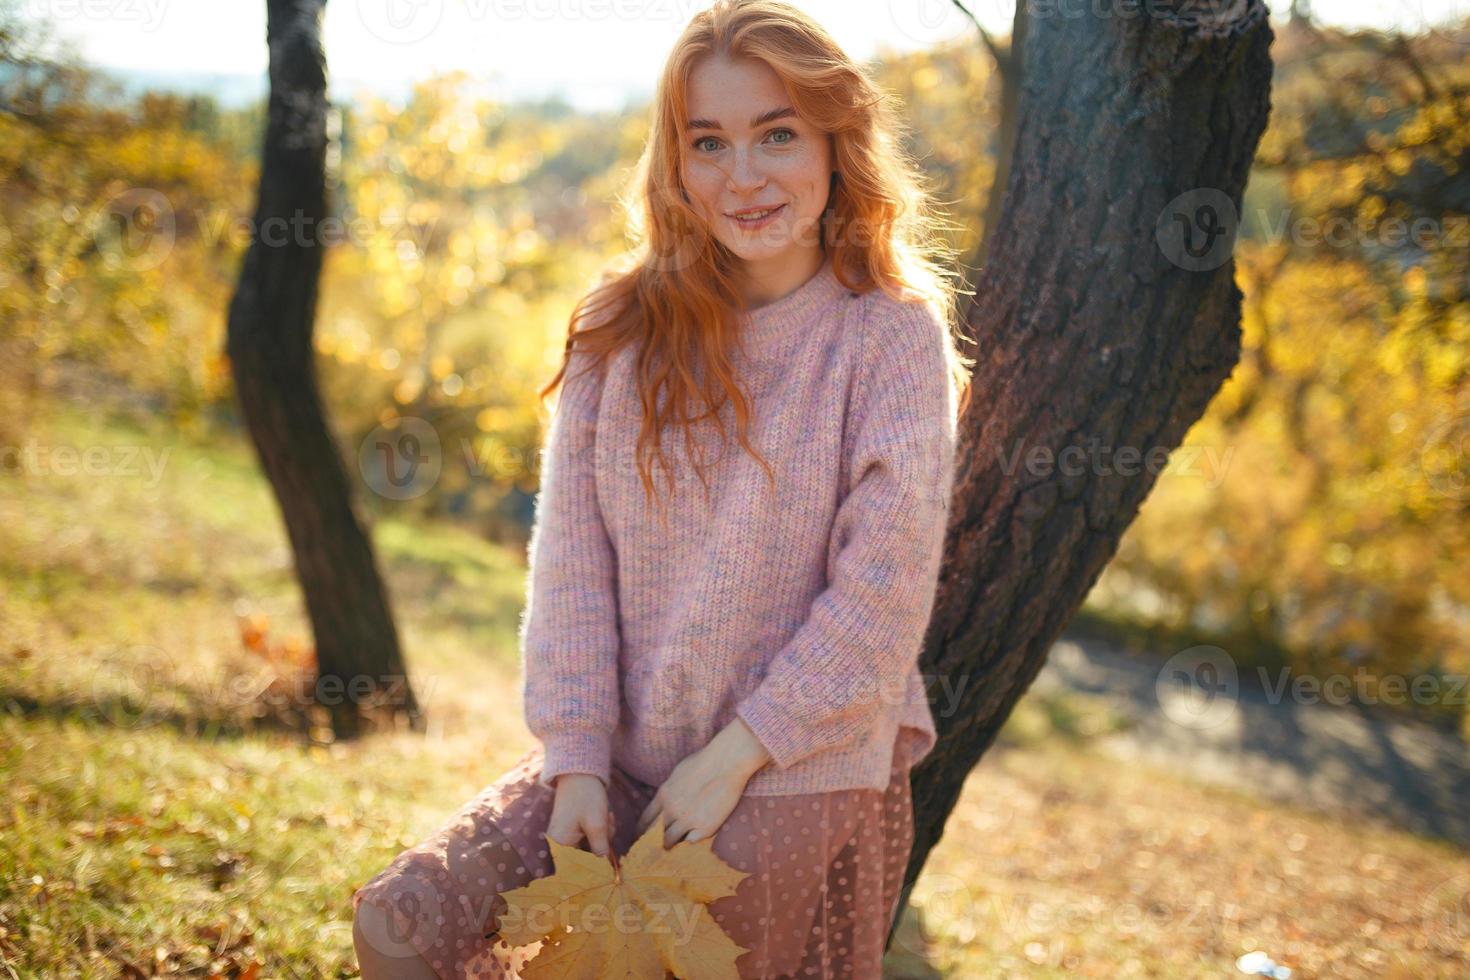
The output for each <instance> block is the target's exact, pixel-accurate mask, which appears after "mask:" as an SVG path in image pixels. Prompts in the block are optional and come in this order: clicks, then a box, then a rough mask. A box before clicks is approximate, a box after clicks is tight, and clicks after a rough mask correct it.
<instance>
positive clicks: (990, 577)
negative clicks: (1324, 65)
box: [890, 0, 1272, 941]
mask: <svg viewBox="0 0 1470 980" xmlns="http://www.w3.org/2000/svg"><path fill="white" fill-rule="evenodd" d="M1027 30H1028V33H1027V36H1026V39H1025V62H1026V63H1027V64H1030V65H1046V66H1048V69H1049V70H1047V71H1045V72H1031V73H1028V74H1027V75H1026V77H1025V79H1024V82H1023V84H1022V87H1021V92H1020V102H1019V108H1018V126H1019V128H1018V131H1017V137H1016V158H1015V165H1014V166H1013V167H1012V169H1011V173H1010V179H1009V181H1008V183H1007V185H1006V197H1005V202H1004V206H1003V209H1002V213H1001V218H1000V222H999V224H998V225H997V227H996V229H995V232H994V237H993V239H992V242H991V245H990V256H991V260H990V262H989V263H988V265H987V267H986V269H985V270H983V272H982V276H981V280H980V284H979V287H978V289H977V293H978V295H977V297H976V303H975V305H974V307H973V310H972V315H971V316H970V319H969V323H968V327H969V330H970V331H971V332H973V334H974V336H975V338H976V341H977V358H978V360H977V363H976V366H975V373H974V377H973V380H972V395H971V403H970V406H969V408H968V410H967V411H966V414H965V416H964V418H963V419H962V420H961V445H960V449H959V463H958V470H957V475H956V487H955V494H954V512H953V513H952V515H951V522H950V530H949V539H948V542H947V548H946V556H945V562H944V566H943V570H942V572H941V576H940V583H939V590H938V595H937V597H936V600H935V608H934V614H933V617H932V620H931V623H930V626H929V635H928V640H927V642H926V646H925V650H924V653H923V655H922V657H921V660H920V663H921V670H922V672H923V673H924V674H925V676H926V679H927V680H928V682H929V685H930V688H931V690H938V689H939V686H938V681H939V679H941V678H943V679H944V680H946V681H947V683H948V685H949V686H948V690H950V691H954V692H959V694H958V698H957V700H958V704H957V705H956V707H955V710H954V711H953V712H952V713H951V712H949V711H946V712H941V713H937V717H936V722H937V724H938V728H939V744H938V745H937V746H935V748H934V751H933V752H932V753H930V755H929V756H928V757H927V758H926V759H925V760H924V761H923V762H922V763H921V764H920V765H919V767H918V768H917V769H916V770H915V772H914V775H913V784H914V805H915V816H916V821H915V822H916V840H915V846H914V850H913V853H912V855H911V858H910V863H909V867H908V872H907V875H906V884H905V888H904V894H903V899H902V900H901V902H900V911H901V909H902V906H903V905H904V904H905V903H906V902H907V900H908V893H909V890H910V889H911V888H912V886H913V883H914V881H915V880H916V879H917V877H918V874H919V871H920V870H921V869H922V868H923V865H924V862H925V860H926V859H927V857H928V854H929V852H930V850H931V849H932V848H933V847H934V845H935V843H937V841H938V840H939V837H940V835H941V834H942V832H943V829H944V825H945V822H946V820H947V818H948V816H949V813H950V811H951V810H952V809H953V807H954V805H955V802H956V800H957V799H958V798H959V795H960V791H961V789H962V787H963V785H964V783H965V780H966V777H967V776H968V775H969V774H970V772H971V770H972V769H973V768H974V766H975V764H976V762H978V761H979V759H980V757H981V756H982V755H984V753H985V752H986V751H987V750H988V749H989V747H990V746H991V744H992V743H993V742H994V740H995V737H996V735H997V733H998V732H999V731H1000V728H1001V726H1002V725H1003V723H1004V722H1005V720H1006V718H1007V716H1008V715H1009V714H1010V713H1011V710H1012V708H1013V707H1014V706H1015V704H1016V702H1017V701H1018V700H1019V699H1020V697H1021V696H1022V695H1023V694H1024V693H1025V691H1026V689H1027V688H1028V687H1029V686H1030V684H1031V682H1032V680H1033V679H1034V678H1035V677H1036V674H1037V672H1038V671H1039V670H1040V669H1041V666H1042V664H1043V663H1044V661H1045V659H1046V654H1047V651H1048V650H1049V649H1050V648H1051V646H1052V644H1053V642H1054V641H1055V640H1056V638H1057V636H1058V634H1060V632H1061V631H1062V628H1063V627H1064V626H1066V624H1067V622H1068V620H1069V619H1071V618H1072V616H1073V614H1074V613H1076V611H1077V609H1078V607H1079V606H1080V605H1081V604H1082V601H1083V599H1084V598H1085V597H1086V595H1087V592H1088V590H1089V589H1090V587H1091V586H1092V583H1093V582H1094V581H1095V580H1096V579H1097V576H1098V574H1099V573H1100V572H1101V571H1102V569H1103V566H1104V565H1106V564H1107V562H1108V560H1109V559H1110V558H1111V557H1112V555H1113V553H1114V551H1115V550H1116V549H1117V547H1118V542H1119V540H1120V539H1121V537H1122V535H1123V532H1124V531H1125V530H1126V529H1127V527H1128V525H1129V523H1130V522H1131V521H1132V520H1133V518H1134V516H1135V515H1136V514H1137V512H1138V508H1139V506H1140V505H1141V504H1142V502H1143V500H1144V498H1145V497H1146V496H1147V495H1148V493H1149V491H1150V490H1151V489H1152V487H1153V485H1154V483H1155V481H1156V477H1157V471H1156V470H1155V469H1153V468H1152V467H1150V466H1141V465H1139V464H1140V463H1141V462H1142V460H1140V459H1138V458H1130V457H1129V455H1128V454H1129V452H1130V450H1131V452H1132V453H1133V454H1135V456H1137V457H1145V458H1147V457H1149V456H1150V455H1156V454H1158V453H1163V454H1167V453H1169V452H1171V451H1173V450H1174V449H1175V448H1176V447H1178V445H1179V444H1180V442H1181V441H1182V439H1183V438H1184V435H1185V433H1186V431H1187V430H1188V429H1189V427H1190V426H1191V425H1193V424H1194V423H1195V421H1196V420H1197V419H1199V418H1200V416H1201V415H1202V414H1203V413H1204V411H1205V408H1206V406H1207V405H1208V404H1209V402H1210V400H1211V399H1212V398H1213V397H1214V395H1215V393H1216V392H1217V391H1218V390H1219V388H1220V386H1221V384H1222V383H1223V382H1224V380H1225V379H1226V377H1227V376H1228V375H1229V374H1230V372H1231V370H1232V368H1233V367H1234V365H1235V363H1236V362H1237V360H1238V359H1239V356H1240V291H1239V289H1237V288H1236V286H1235V283H1234V269H1233V264H1232V262H1231V260H1230V251H1231V247H1232V245H1233V241H1234V230H1235V229H1234V228H1233V227H1229V226H1222V225H1221V223H1220V222H1219V221H1218V220H1216V219H1217V218H1219V216H1221V215H1226V216H1227V217H1228V214H1229V213H1230V212H1231V210H1232V209H1233V211H1234V213H1239V210H1240V202H1241V198H1242V194H1243V191H1244V187H1245V183H1246V177H1247V174H1248V172H1249V169H1250V163H1251V159H1252V156H1253V155H1254V153H1255V150H1256V145H1257V142H1258V141H1259V139H1260V136H1261V133H1262V131H1263V130H1264V129H1265V126H1266V121H1267V116H1268V114H1269V108H1270V94H1269V93H1270V85H1271V58H1270V50H1269V49H1270V44H1271V37H1272V32H1271V27H1270V24H1269V21H1268V20H1267V11H1266V8H1265V6H1264V4H1262V3H1261V2H1259V0H1246V2H1242V3H1236V2H1231V0H1204V2H1192V3H1186V4H1180V5H1178V6H1176V7H1170V8H1167V9H1165V8H1159V7H1145V8H1136V9H1135V10H1134V12H1133V15H1132V16H1126V17H1120V16H1105V15H1102V14H1100V13H1097V12H1093V13H1092V14H1091V15H1086V14H1081V15H1078V16H1069V17H1037V18H1033V19H1032V20H1031V21H1030V23H1029V24H1028V28H1027ZM1099 446H1101V447H1105V448H1106V449H1107V451H1108V452H1109V453H1113V454H1116V455H1109V456H1106V457H1099V456H1098V455H1097V450H1098V447H1099ZM1047 460H1051V461H1054V463H1055V465H1047V464H1046V461H1047ZM935 701H936V703H946V704H947V703H948V699H943V700H940V699H935ZM896 922H897V918H895V924H896ZM891 938H892V936H891V934H890V941H891Z"/></svg>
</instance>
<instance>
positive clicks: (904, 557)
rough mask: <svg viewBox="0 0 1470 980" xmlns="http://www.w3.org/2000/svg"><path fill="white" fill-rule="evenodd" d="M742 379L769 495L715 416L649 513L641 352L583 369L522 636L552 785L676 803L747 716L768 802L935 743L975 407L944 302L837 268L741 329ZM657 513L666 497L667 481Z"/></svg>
mask: <svg viewBox="0 0 1470 980" xmlns="http://www.w3.org/2000/svg"><path fill="white" fill-rule="evenodd" d="M740 328H741V338H742V343H741V344H740V345H739V346H737V347H736V348H735V349H734V350H732V351H731V354H730V358H731V364H732V366H733V368H734V369H735V371H736V376H737V378H738V379H739V381H740V383H741V384H742V385H743V386H744V387H745V390H746V392H747V394H748V395H749V396H750V398H751V400H752V403H753V416H752V418H751V420H750V427H749V429H748V433H747V435H748V438H749V440H750V443H751V445H752V446H754V447H755V448H756V449H757V450H758V451H759V452H760V453H761V455H762V456H764V457H765V459H766V460H767V461H768V462H769V463H770V465H771V467H772V469H773V471H774V474H775V479H776V482H775V485H774V486H772V485H771V483H770V482H769V480H768V478H767V475H766V473H765V471H764V470H763V469H762V468H761V466H760V464H759V463H758V462H757V461H756V460H755V459H753V458H752V457H751V456H750V454H749V453H748V452H746V450H745V449H744V447H742V446H741V445H740V444H739V442H738V440H737V439H736V438H735V420H734V411H733V405H732V404H730V403H727V404H726V405H724V406H723V407H722V410H721V413H722V415H721V417H722V418H723V419H724V423H725V431H726V433H727V441H724V440H722V437H721V435H720V433H719V432H718V431H717V429H716V427H715V425H714V424H713V421H712V420H708V419H707V420H704V421H703V422H701V423H699V425H698V426H697V427H696V430H697V431H696V435H695V452H696V454H697V456H698V458H700V459H701V460H702V461H703V462H704V463H705V464H706V465H707V467H708V469H707V471H706V479H707V480H708V484H709V487H708V491H707V492H706V489H705V487H704V485H703V484H701V482H700V480H699V478H698V476H697V475H696V474H695V473H694V471H693V467H692V465H691V463H690V457H689V455H688V451H687V448H686V446H685V440H684V435H683V431H682V430H681V429H678V428H676V427H675V426H673V425H669V426H668V427H666V428H665V429H664V431H663V432H662V434H661V436H662V443H663V449H664V452H665V454H666V455H667V457H668V458H669V461H670V464H671V465H672V466H673V467H674V469H675V471H676V472H675V473H674V478H673V494H672V499H671V500H669V501H668V514H667V525H666V526H665V525H664V524H663V523H661V522H660V518H659V513H658V509H657V505H656V504H655V503H653V502H652V501H649V500H647V499H646V497H645V494H644V488H643V485H642V483H641V481H640V479H639V474H638V468H637V459H636V456H635V446H636V444H637V438H638V431H639V425H640V423H641V416H640V403H639V400H638V395H637V390H636V386H635V376H634V363H633V361H634V351H633V350H632V349H631V348H624V349H622V350H620V351H617V352H615V353H614V354H612V355H610V356H609V357H608V359H607V360H606V362H605V363H604V364H603V365H601V366H600V368H599V369H595V370H587V368H588V367H589V366H593V364H592V362H593V359H592V357H591V356H590V355H587V354H584V353H582V352H580V351H579V352H577V353H575V354H574V355H573V358H572V362H571V365H570V366H569V368H568V372H567V375H566V378H565V379H564V383H563V386H562V389H561V391H560V394H559V396H558V401H557V405H556V408H555V411H554V412H553V415H552V419H551V424H550V426H549V428H548V430H547V435H546V443H545V445H544V447H543V449H542V457H541V492H540V495H539V497H538V499H537V504H536V522H535V526H534V528H533V530H532V535H531V540H530V544H529V547H528V558H529V564H530V571H529V575H528V579H527V581H528V585H527V601H526V607H525V612H524V614H523V617H522V620H521V629H520V641H521V656H522V670H523V678H522V680H523V697H524V705H525V712H526V722H527V725H528V727H529V728H530V730H531V732H532V734H534V735H535V736H536V737H537V738H539V739H540V740H541V742H542V744H543V746H544V748H545V765H544V768H543V770H542V776H541V780H542V782H543V783H544V784H545V785H548V786H550V785H553V781H554V780H555V778H556V777H557V776H558V775H560V774H561V773H564V772H582V773H591V774H594V775H596V776H598V777H599V778H601V779H602V780H603V782H605V783H606V782H607V781H608V780H609V771H610V764H611V761H612V760H613V759H616V760H617V761H618V764H619V765H621V766H622V767H623V768H624V769H626V770H627V771H628V772H629V773H631V774H633V775H634V776H636V777H637V778H638V779H640V780H642V781H644V782H646V783H649V784H652V785H655V786H656V785H660V784H662V783H663V781H664V780H665V779H666V778H667V777H668V775H669V774H670V772H672V771H673V768H674V766H675V765H677V764H678V763H679V762H680V761H681V760H683V759H684V758H686V757H687V756H689V755H691V754H693V753H695V752H697V751H698V750H699V749H701V748H703V747H704V746H705V745H706V744H707V743H708V742H709V740H710V739H711V738H713V737H714V735H715V734H716V733H718V732H719V731H720V730H721V729H722V728H723V727H724V726H725V725H727V724H728V723H729V722H730V721H731V720H732V719H733V718H734V717H735V716H737V715H738V716H739V717H740V718H742V719H744V721H745V723H746V724H748V725H749V726H750V728H751V730H752V731H753V732H754V733H755V735H756V737H757V738H758V739H760V741H761V743H762V744H763V745H764V746H765V747H766V749H767V750H768V751H769V752H770V754H771V757H772V759H771V762H769V763H768V764H767V765H766V766H764V767H763V768H762V769H761V770H760V771H758V772H757V773H756V774H755V775H754V776H753V777H751V779H750V781H749V782H748V783H747V784H746V788H745V792H746V793H747V794H749V795H755V796H779V795H788V794H795V793H809V792H822V791H826V790H833V789H855V788H871V789H878V790H882V789H884V788H885V787H886V786H887V785H888V782H889V776H890V771H891V765H892V763H893V757H894V750H895V740H896V739H897V740H900V741H901V744H900V745H899V746H898V749H899V752H900V757H901V758H904V759H906V760H907V763H908V764H910V765H912V764H913V763H914V762H917V761H918V760H920V759H922V758H923V757H924V756H925V755H927V754H928V752H929V750H930V749H932V748H933V746H934V742H935V738H936V733H935V727H934V720H933V717H932V715H931V712H930V708H929V703H928V698H927V696H926V694H925V690H924V685H923V682H922V679H921V677H920V675H919V671H918V666H917V663H918V655H919V652H920V648H921V646H922V643H923V638H924V632H925V629H926V627H927V625H928V622H929V617H930V613H931V612H932V606H933V600H934V592H935V587H936V583H937V579H938V574H939V563H940V558H941V554H942V550H943V546H944V532H945V528H946V519H947V517H948V513H949V505H950V493H951V490H952V487H953V476H954V444H955V415H956V407H957V404H958V391H957V390H956V389H955V387H954V385H953V384H952V382H951V379H950V375H949V373H948V370H947V360H946V344H947V343H948V337H947V334H946V329H945V327H944V325H943V323H942V321H941V320H940V319H939V318H938V317H937V316H936V315H935V313H934V312H933V311H932V309H931V308H930V306H929V305H928V304H926V303H924V302H921V301H919V300H918V299H917V298H914V299H913V301H903V302H900V301H899V300H897V299H894V298H893V297H890V296H888V295H887V294H885V293H883V292H882V291H881V290H879V289H873V290H870V291H869V292H867V293H864V294H861V295H860V294H858V293H853V292H849V291H848V290H847V289H846V288H845V287H843V285H842V284H841V282H839V281H838V280H837V277H836V275H835V273H834V272H833V270H832V266H831V263H830V261H829V262H828V263H826V264H824V265H823V267H822V269H821V271H819V272H818V273H817V274H816V275H815V276H813V277H812V278H811V279H809V280H807V281H806V282H805V283H804V284H802V285H801V286H799V287H798V288H797V289H796V290H794V291H793V292H791V293H788V294H787V295H786V296H784V297H782V298H780V299H778V300H776V301H775V302H773V303H769V304H767V305H765V306H761V307H757V308H756V309H754V310H752V311H751V312H750V313H748V314H747V315H745V316H744V317H742V318H741V321H740ZM653 477H654V479H655V480H656V481H657V483H658V487H659V491H660V494H661V495H667V493H668V486H669V481H668V479H667V478H666V476H665V474H664V472H663V470H662V468H661V467H659V466H658V465H657V464H656V463H655V465H654V468H653Z"/></svg>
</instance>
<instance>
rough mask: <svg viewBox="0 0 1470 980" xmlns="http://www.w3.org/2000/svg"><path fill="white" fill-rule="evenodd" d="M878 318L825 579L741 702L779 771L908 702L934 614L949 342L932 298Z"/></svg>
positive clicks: (949, 428) (856, 405) (862, 369)
mask: <svg viewBox="0 0 1470 980" xmlns="http://www.w3.org/2000/svg"><path fill="white" fill-rule="evenodd" d="M880 309H891V307H880ZM874 319H875V321H876V322H873V323H871V324H866V325H865V329H864V334H865V335H864V338H863V340H864V343H863V347H864V356H863V358H862V361H861V362H860V366H859V368H858V369H857V376H856V378H855V384H856V385H857V389H856V390H855V392H854V394H853V396H852V398H853V401H852V404H851V407H850V408H849V409H848V411H849V421H848V425H849V426H850V432H851V433H852V435H850V436H849V438H850V439H851V442H850V443H849V445H851V447H852V448H851V450H850V451H851V452H852V456H851V470H850V472H851V474H852V478H851V480H850V482H849V486H850V489H849V491H848V492H847V494H846V496H845V497H844V498H843V499H842V501H841V503H840V504H839V506H838V510H837V513H836V518H835V521H834V524H833V528H832V537H831V545H830V546H829V547H830V548H831V549H835V551H832V550H829V559H828V585H827V588H826V589H825V590H824V591H823V592H822V593H820V594H819V595H818V596H817V597H816V599H815V600H814V601H813V603H812V606H811V610H810V613H809V615H808V618H807V619H806V620H805V622H803V624H802V625H801V626H800V627H799V628H798V630H797V631H796V633H795V634H794V635H793V636H792V637H791V639H790V641H789V642H788V643H787V644H786V645H785V646H784V647H783V648H782V649H781V650H779V651H778V652H777V653H776V655H775V657H774V658H773V659H772V661H771V663H770V665H769V668H768V669H767V672H766V675H765V677H764V678H763V679H762V680H761V683H760V685H759V686H758V687H757V688H756V689H755V690H754V691H752V692H751V693H750V694H749V695H748V696H747V697H745V698H744V699H742V700H741V702H740V703H739V704H738V705H737V706H736V709H735V713H736V715H737V716H739V717H740V718H742V719H744V721H745V723H746V724H747V725H749V726H750V728H751V730H752V731H753V732H754V733H755V735H756V737H757V738H758V739H759V740H760V742H761V744H762V745H764V746H765V747H766V749H767V751H768V752H770V754H771V762H772V764H773V765H775V766H776V767H778V768H780V769H786V768H788V767H789V766H792V765H794V764H795V763H797V762H800V761H801V760H803V759H805V758H806V757H808V756H810V755H812V754H814V753H816V752H819V751H821V750H823V749H828V748H832V747H836V746H839V745H842V744H844V743H847V742H849V741H851V740H853V739H856V738H859V737H862V736H863V735H864V734H866V733H867V732H868V731H869V730H870V728H871V725H872V723H873V719H874V715H875V713H876V712H878V710H879V709H880V708H881V707H882V702H883V701H885V700H887V701H894V700H895V699H901V698H902V697H903V692H904V691H905V682H906V681H907V674H908V672H909V671H910V670H911V669H912V668H913V665H914V664H915V663H917V661H918V656H919V653H920V650H921V648H922V646H923V640H924V634H925V631H926V629H927V627H928V624H929V617H930V614H931V612H932V611H933V603H934V592H935V588H936V584H937V581H938V576H939V563H940V560H941V558H942V556H943V549H944V535H945V531H946V529H947V519H948V515H949V508H950V492H951V489H952V487H953V472H954V443H955V406H956V402H957V393H956V392H955V390H954V387H953V384H952V382H951V380H950V376H949V374H948V373H947V372H948V360H947V358H946V348H945V345H946V344H947V343H948V337H947V336H946V335H945V332H944V327H943V324H942V322H941V321H940V320H939V318H938V317H937V316H935V315H934V313H932V312H931V311H930V309H929V307H928V306H926V305H924V304H913V303H904V304H900V305H899V307H898V311H897V312H896V313H894V314H893V315H891V316H878V317H874Z"/></svg>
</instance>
